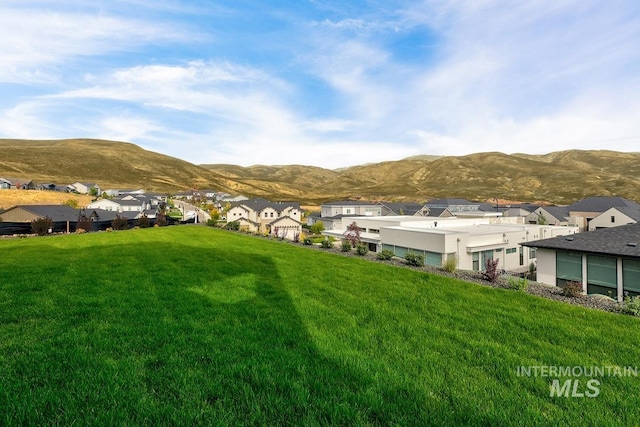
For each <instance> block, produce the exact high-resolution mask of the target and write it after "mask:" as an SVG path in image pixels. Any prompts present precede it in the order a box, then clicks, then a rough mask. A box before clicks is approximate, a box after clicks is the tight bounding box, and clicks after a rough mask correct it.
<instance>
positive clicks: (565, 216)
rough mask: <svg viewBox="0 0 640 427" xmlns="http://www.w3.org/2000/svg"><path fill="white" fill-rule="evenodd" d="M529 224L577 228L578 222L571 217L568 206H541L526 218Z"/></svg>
mask: <svg viewBox="0 0 640 427" xmlns="http://www.w3.org/2000/svg"><path fill="white" fill-rule="evenodd" d="M524 220H525V222H526V223H528V224H552V225H567V226H568V225H571V226H577V223H576V220H575V219H573V218H571V217H570V216H569V208H568V207H567V206H540V207H538V208H537V209H535V210H534V211H532V212H531V213H530V214H528V215H526V216H525V218H524Z"/></svg>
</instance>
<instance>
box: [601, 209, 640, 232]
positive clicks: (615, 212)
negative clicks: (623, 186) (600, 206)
mask: <svg viewBox="0 0 640 427" xmlns="http://www.w3.org/2000/svg"><path fill="white" fill-rule="evenodd" d="M636 222H640V209H633V208H628V207H617V208H611V209H609V210H606V211H604V212H603V213H601V214H600V215H598V216H597V217H595V218H593V219H592V220H591V221H589V231H593V230H599V229H601V228H609V227H617V226H619V225H627V224H635V223H636Z"/></svg>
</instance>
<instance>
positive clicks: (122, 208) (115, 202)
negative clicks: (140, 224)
mask: <svg viewBox="0 0 640 427" xmlns="http://www.w3.org/2000/svg"><path fill="white" fill-rule="evenodd" d="M151 207H152V206H151V203H150V202H149V201H147V200H146V199H144V198H143V199H142V200H140V199H138V198H135V197H131V198H117V199H115V198H114V199H100V200H96V201H95V202H91V203H89V204H88V205H87V209H104V210H105V211H113V212H127V211H129V212H143V211H145V210H148V209H151Z"/></svg>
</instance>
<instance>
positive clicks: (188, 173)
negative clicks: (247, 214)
mask: <svg viewBox="0 0 640 427" xmlns="http://www.w3.org/2000/svg"><path fill="white" fill-rule="evenodd" d="M0 150H2V152H3V156H2V158H1V159H0V176H9V177H20V178H29V179H34V180H36V181H53V182H57V183H71V182H75V181H89V182H98V183H99V184H100V185H101V186H102V187H103V188H109V187H114V188H130V187H133V188H137V187H144V188H146V189H148V190H158V191H168V192H175V191H181V190H187V189H190V188H202V189H204V188H207V189H209V188H210V189H216V190H219V191H226V192H229V193H232V194H237V193H242V194H245V195H247V196H250V197H252V196H261V197H267V198H270V199H273V200H298V201H301V202H304V203H318V202H324V201H329V200H336V199H346V198H348V199H366V200H392V201H393V200H396V201H401V200H410V201H419V202H420V201H425V200H428V199H431V198H439V197H461V198H466V199H470V200H479V201H484V200H488V199H493V198H498V199H502V200H520V201H547V202H550V203H557V204H569V203H572V202H574V201H576V200H580V199H582V198H585V197H587V196H594V195H601V196H613V195H616V196H622V197H626V198H629V199H633V200H637V199H638V194H640V180H639V179H638V176H640V153H621V152H614V151H580V150H573V151H564V152H556V153H550V154H545V155H529V154H513V155H507V154H504V153H499V152H490V153H478V154H472V155H468V156H458V157H455V156H446V157H439V156H429V155H424V156H414V157H411V158H408V159H404V160H398V161H389V162H382V163H376V164H367V165H360V166H353V167H349V168H341V169H339V170H328V169H323V168H319V167H314V166H304V165H285V166H263V165H257V166H250V167H242V166H237V165H226V164H206V165H200V166H196V165H193V164H191V163H188V162H185V161H183V160H179V159H176V158H173V157H170V156H165V155H162V154H158V153H154V152H151V151H148V150H143V149H142V148H140V147H138V146H136V145H133V144H129V143H124V142H113V141H103V140H91V139H74V140H61V141H27V140H9V139H5V140H0Z"/></svg>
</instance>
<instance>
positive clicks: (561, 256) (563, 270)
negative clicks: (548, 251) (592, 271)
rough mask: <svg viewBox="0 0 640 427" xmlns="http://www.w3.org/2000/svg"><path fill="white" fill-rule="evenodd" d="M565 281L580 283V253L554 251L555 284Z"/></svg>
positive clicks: (562, 283)
mask: <svg viewBox="0 0 640 427" xmlns="http://www.w3.org/2000/svg"><path fill="white" fill-rule="evenodd" d="M567 282H578V283H582V254H579V253H575V252H556V285H558V286H562V285H564V284H565V283H567Z"/></svg>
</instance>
